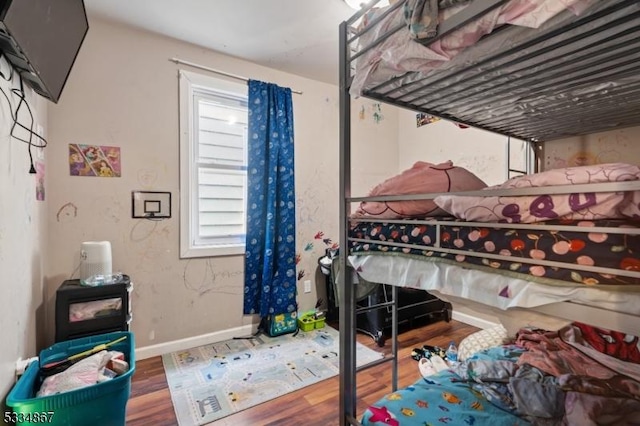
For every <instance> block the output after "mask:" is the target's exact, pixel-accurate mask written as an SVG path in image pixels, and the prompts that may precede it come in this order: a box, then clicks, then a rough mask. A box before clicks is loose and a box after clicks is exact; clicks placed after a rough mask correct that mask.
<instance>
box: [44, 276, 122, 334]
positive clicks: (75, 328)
mask: <svg viewBox="0 0 640 426" xmlns="http://www.w3.org/2000/svg"><path fill="white" fill-rule="evenodd" d="M130 291H131V280H130V278H129V276H128V275H123V276H122V279H121V280H120V281H118V282H116V283H113V284H105V285H101V286H96V287H87V286H83V285H80V280H67V281H64V282H63V283H62V285H61V286H60V287H59V288H58V290H57V291H56V337H55V341H56V342H61V341H65V340H70V339H76V338H80V337H85V336H92V335H96V334H103V333H110V332H112V331H129V323H130V322H131V308H130V302H129V293H130ZM100 301H102V302H104V305H105V306H108V308H107V309H103V310H100V311H97V312H95V314H94V315H91V316H90V317H89V318H84V317H80V318H78V315H77V314H74V312H77V311H82V309H84V308H82V307H83V306H87V305H89V304H87V302H97V303H96V304H100V303H99V302H100ZM85 311H86V312H89V311H90V310H89V309H85Z"/></svg>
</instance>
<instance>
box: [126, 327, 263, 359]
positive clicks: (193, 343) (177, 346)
mask: <svg viewBox="0 0 640 426" xmlns="http://www.w3.org/2000/svg"><path fill="white" fill-rule="evenodd" d="M252 333H253V325H251V324H248V325H243V326H241V327H235V328H230V329H228V330H222V331H216V332H213V333H207V334H202V335H200V336H193V337H187V338H185V339H180V340H173V341H171V342H165V343H158V344H157V345H150V346H144V347H142V348H136V360H141V359H146V358H151V357H154V356H159V355H162V354H166V353H169V352H175V351H182V350H185V349H190V348H195V347H198V346H202V345H208V344H210V343H215V342H221V341H223V340H229V339H233V338H234V337H240V336H250V335H251V334H252Z"/></svg>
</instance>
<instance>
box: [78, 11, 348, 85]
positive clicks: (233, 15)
mask: <svg viewBox="0 0 640 426" xmlns="http://www.w3.org/2000/svg"><path fill="white" fill-rule="evenodd" d="M84 2H85V7H86V9H87V14H88V15H89V18H90V19H91V18H92V17H98V18H102V19H107V20H110V21H117V22H121V23H123V24H127V25H130V26H134V27H138V28H142V29H145V30H148V31H152V32H155V33H160V34H164V35H167V36H169V37H173V38H176V39H179V40H183V41H186V42H189V43H193V44H196V45H200V46H204V47H207V48H209V49H212V50H215V51H218V52H222V53H225V54H228V55H231V56H235V57H238V58H242V59H246V60H248V61H251V62H255V63H258V64H260V65H264V66H267V67H270V68H275V69H278V70H282V71H286V72H289V73H292V74H297V75H301V76H304V77H308V78H311V79H314V80H319V81H324V82H327V83H332V84H337V83H338V25H339V24H340V22H342V21H344V20H345V19H347V18H349V17H350V16H351V15H353V14H354V13H355V11H354V10H353V9H351V8H350V7H349V6H347V5H346V4H345V3H344V1H343V0H180V1H176V0H84ZM89 31H91V29H89ZM181 59H185V60H188V58H181Z"/></svg>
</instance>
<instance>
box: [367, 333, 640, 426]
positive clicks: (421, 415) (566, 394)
mask: <svg viewBox="0 0 640 426" xmlns="http://www.w3.org/2000/svg"><path fill="white" fill-rule="evenodd" d="M611 339H614V340H617V341H616V342H615V345H614V344H612V343H611V342H610V341H611ZM601 341H602V342H607V343H608V347H605V346H607V345H605V346H601V345H599V343H600V342H601ZM612 346H616V348H615V350H612ZM596 349H598V350H596ZM639 356H640V347H638V338H637V337H635V336H628V335H619V334H616V333H615V332H610V331H608V330H602V329H597V328H593V327H590V326H586V325H584V324H573V325H571V326H568V327H565V328H563V329H561V330H559V331H557V332H548V331H542V330H531V329H522V330H520V332H519V334H518V338H517V339H516V341H515V343H514V344H511V345H502V346H497V347H493V348H489V349H486V350H483V351H480V352H478V353H476V354H475V355H473V356H472V357H470V358H468V359H466V360H465V361H463V362H461V363H459V364H458V365H457V366H455V367H452V368H451V369H449V370H444V371H441V372H440V373H437V374H435V375H431V376H427V377H424V378H421V379H420V380H418V381H416V382H415V383H414V384H413V385H412V386H409V387H407V388H405V389H401V390H398V391H396V392H393V393H391V394H389V395H387V396H386V397H384V398H383V399H381V400H380V401H378V402H376V403H375V404H373V405H372V406H370V407H369V408H368V409H367V410H366V412H365V413H364V415H363V416H362V423H363V424H364V425H392V426H393V425H398V426H399V425H402V426H411V425H420V426H424V425H444V424H449V425H491V426H496V425H527V424H535V425H557V424H558V425H559V424H567V425H581V426H582V425H595V424H615V425H637V424H640V364H638V363H637V362H638V357H639Z"/></svg>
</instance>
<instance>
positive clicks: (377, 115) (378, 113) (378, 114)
mask: <svg viewBox="0 0 640 426" xmlns="http://www.w3.org/2000/svg"><path fill="white" fill-rule="evenodd" d="M382 120H384V115H382V107H381V106H380V104H373V121H374V123H376V124H380V122H381V121H382Z"/></svg>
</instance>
